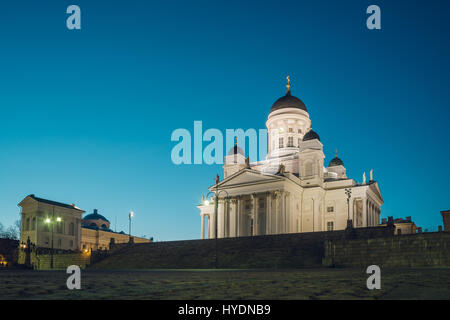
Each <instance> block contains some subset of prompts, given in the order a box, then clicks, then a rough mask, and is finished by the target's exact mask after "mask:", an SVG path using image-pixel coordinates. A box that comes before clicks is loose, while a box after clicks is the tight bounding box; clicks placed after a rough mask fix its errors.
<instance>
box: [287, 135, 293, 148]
mask: <svg viewBox="0 0 450 320" xmlns="http://www.w3.org/2000/svg"><path fill="white" fill-rule="evenodd" d="M287 146H288V147H293V146H294V137H288V145H287Z"/></svg>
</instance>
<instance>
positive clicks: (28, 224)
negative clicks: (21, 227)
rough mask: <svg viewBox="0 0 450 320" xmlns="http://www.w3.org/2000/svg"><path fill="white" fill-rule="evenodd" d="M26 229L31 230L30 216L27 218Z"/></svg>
mask: <svg viewBox="0 0 450 320" xmlns="http://www.w3.org/2000/svg"><path fill="white" fill-rule="evenodd" d="M25 230H27V231H28V230H30V218H27V224H26V226H25Z"/></svg>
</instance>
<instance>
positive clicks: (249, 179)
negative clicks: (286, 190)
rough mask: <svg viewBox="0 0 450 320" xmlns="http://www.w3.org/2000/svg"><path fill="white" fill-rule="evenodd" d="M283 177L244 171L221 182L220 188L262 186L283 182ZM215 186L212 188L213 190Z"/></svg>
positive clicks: (249, 170)
mask: <svg viewBox="0 0 450 320" xmlns="http://www.w3.org/2000/svg"><path fill="white" fill-rule="evenodd" d="M282 180H283V177H280V176H276V175H273V174H267V173H262V172H259V171H256V170H251V169H243V170H240V171H238V172H236V173H235V174H233V175H231V176H229V177H227V178H226V179H224V180H222V181H221V182H219V188H227V187H235V186H238V185H250V184H260V183H268V182H278V181H282ZM214 188H215V186H212V187H210V189H211V190H213V189H214Z"/></svg>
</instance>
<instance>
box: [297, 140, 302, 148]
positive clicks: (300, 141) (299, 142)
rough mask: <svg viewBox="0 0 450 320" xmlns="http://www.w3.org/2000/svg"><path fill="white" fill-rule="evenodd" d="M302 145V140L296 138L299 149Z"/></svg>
mask: <svg viewBox="0 0 450 320" xmlns="http://www.w3.org/2000/svg"><path fill="white" fill-rule="evenodd" d="M301 143H302V139H301V138H298V146H299V147H300V144H301Z"/></svg>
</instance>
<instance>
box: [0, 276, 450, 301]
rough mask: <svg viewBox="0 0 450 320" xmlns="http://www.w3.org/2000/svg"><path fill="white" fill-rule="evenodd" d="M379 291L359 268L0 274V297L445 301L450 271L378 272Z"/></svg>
mask: <svg viewBox="0 0 450 320" xmlns="http://www.w3.org/2000/svg"><path fill="white" fill-rule="evenodd" d="M381 276H382V277H381V279H382V284H381V290H373V291H370V290H368V289H367V288H366V279H367V277H368V275H367V274H366V273H365V270H361V269H314V270H309V269H297V270H137V271H134V270H133V271H102V270H83V271H82V273H81V286H82V288H81V290H68V289H67V287H66V279H67V277H68V275H67V274H66V273H65V272H64V271H52V272H51V271H20V270H0V292H1V293H2V294H1V295H0V299H450V288H449V286H448V284H449V283H450V269H384V270H383V269H382V273H381Z"/></svg>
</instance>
